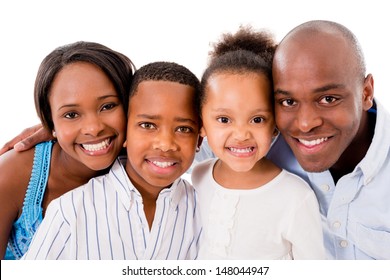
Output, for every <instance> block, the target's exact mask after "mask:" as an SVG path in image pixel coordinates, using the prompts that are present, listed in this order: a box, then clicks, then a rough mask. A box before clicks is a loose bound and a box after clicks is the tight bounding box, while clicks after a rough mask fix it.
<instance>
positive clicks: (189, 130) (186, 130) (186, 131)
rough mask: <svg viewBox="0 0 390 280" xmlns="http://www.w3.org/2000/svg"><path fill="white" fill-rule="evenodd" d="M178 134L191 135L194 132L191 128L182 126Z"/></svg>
mask: <svg viewBox="0 0 390 280" xmlns="http://www.w3.org/2000/svg"><path fill="white" fill-rule="evenodd" d="M177 131H178V132H181V133H190V132H192V131H193V129H192V128H191V127H187V126H181V127H179V128H178V129H177Z"/></svg>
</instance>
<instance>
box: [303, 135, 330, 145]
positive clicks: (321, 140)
mask: <svg viewBox="0 0 390 280" xmlns="http://www.w3.org/2000/svg"><path fill="white" fill-rule="evenodd" d="M298 141H299V143H301V144H303V145H305V146H306V147H314V146H317V145H320V144H322V143H324V142H326V141H328V137H322V138H318V139H313V140H305V139H299V138H298Z"/></svg>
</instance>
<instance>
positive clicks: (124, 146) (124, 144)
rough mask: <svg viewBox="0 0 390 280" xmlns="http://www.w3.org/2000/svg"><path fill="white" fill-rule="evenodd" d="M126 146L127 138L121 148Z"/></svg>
mask: <svg viewBox="0 0 390 280" xmlns="http://www.w3.org/2000/svg"><path fill="white" fill-rule="evenodd" d="M126 147H127V140H126V141H125V142H124V143H123V148H126Z"/></svg>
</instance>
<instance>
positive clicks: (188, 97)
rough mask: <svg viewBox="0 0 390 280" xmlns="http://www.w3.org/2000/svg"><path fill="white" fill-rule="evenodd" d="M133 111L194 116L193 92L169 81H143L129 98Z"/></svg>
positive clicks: (189, 88) (185, 86)
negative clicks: (179, 113)
mask: <svg viewBox="0 0 390 280" xmlns="http://www.w3.org/2000/svg"><path fill="white" fill-rule="evenodd" d="M129 106H130V107H131V108H132V109H133V110H137V111H139V110H144V111H146V110H147V111H150V112H152V111H154V112H158V111H161V110H169V111H170V112H171V113H172V112H181V113H184V112H186V113H190V114H195V90H194V88H192V87H191V86H188V85H183V84H180V83H177V82H171V81H143V82H141V83H139V85H138V87H137V91H136V92H135V94H134V95H133V96H132V97H131V98H130V101H129Z"/></svg>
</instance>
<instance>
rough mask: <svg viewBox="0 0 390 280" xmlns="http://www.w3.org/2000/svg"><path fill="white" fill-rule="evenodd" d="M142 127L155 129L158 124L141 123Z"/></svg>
mask: <svg viewBox="0 0 390 280" xmlns="http://www.w3.org/2000/svg"><path fill="white" fill-rule="evenodd" d="M140 127H142V128H145V129H154V128H156V126H155V125H154V124H152V123H141V124H140Z"/></svg>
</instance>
